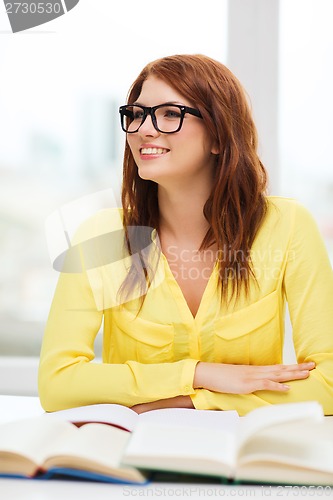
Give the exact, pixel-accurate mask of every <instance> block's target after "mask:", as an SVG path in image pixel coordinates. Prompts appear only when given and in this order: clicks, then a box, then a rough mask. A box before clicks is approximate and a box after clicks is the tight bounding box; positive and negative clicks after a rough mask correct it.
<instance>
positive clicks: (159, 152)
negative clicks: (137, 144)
mask: <svg viewBox="0 0 333 500" xmlns="http://www.w3.org/2000/svg"><path fill="white" fill-rule="evenodd" d="M167 152H168V150H167V149H163V148H141V154H142V155H162V154H164V153H167Z"/></svg>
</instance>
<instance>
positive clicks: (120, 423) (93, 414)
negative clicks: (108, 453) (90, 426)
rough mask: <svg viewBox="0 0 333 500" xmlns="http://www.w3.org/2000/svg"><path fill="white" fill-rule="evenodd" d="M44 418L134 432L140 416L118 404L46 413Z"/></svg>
mask: <svg viewBox="0 0 333 500" xmlns="http://www.w3.org/2000/svg"><path fill="white" fill-rule="evenodd" d="M43 417H45V418H49V419H57V420H63V421H69V422H73V423H75V424H84V423H87V422H99V423H105V424H111V425H115V426H117V427H121V428H122V429H125V430H128V431H132V430H133V429H134V427H135V425H136V422H137V419H138V414H137V413H136V412H135V411H134V410H131V409H130V408H128V407H127V406H122V405H117V404H95V405H88V406H79V407H77V408H69V409H68V410H59V411H55V412H52V413H45V414H44V415H43Z"/></svg>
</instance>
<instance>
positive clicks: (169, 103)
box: [132, 101, 185, 107]
mask: <svg viewBox="0 0 333 500" xmlns="http://www.w3.org/2000/svg"><path fill="white" fill-rule="evenodd" d="M171 104H179V106H185V104H184V103H182V102H179V101H167V102H161V104H156V106H163V105H166V106H168V105H171ZM132 106H143V107H145V105H144V104H142V102H139V101H135V102H133V104H132ZM148 107H150V106H148ZM151 107H154V106H151Z"/></svg>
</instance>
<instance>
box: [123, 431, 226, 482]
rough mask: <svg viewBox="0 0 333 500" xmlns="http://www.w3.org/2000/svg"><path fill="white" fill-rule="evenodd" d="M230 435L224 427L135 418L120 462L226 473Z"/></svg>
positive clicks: (185, 470) (208, 472) (196, 471)
mask: <svg viewBox="0 0 333 500" xmlns="http://www.w3.org/2000/svg"><path fill="white" fill-rule="evenodd" d="M234 441H235V440H234V435H233V434H232V433H229V432H227V431H222V430H216V429H210V428H209V427H206V428H203V427H201V428H199V427H191V426H189V427H185V426H183V425H180V426H177V425H169V426H168V425H167V424H160V425H159V424H155V423H148V422H139V423H138V425H137V427H136V429H135V431H134V433H133V434H132V435H131V437H130V441H129V444H128V447H127V448H126V451H125V455H124V457H123V463H125V464H129V465H133V466H134V467H141V468H146V469H150V470H164V471H174V472H186V473H197V474H204V475H212V476H219V477H221V476H225V477H230V476H231V474H232V471H233V470H234V464H235V447H234V444H235V442H234Z"/></svg>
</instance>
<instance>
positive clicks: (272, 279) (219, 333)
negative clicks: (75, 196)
mask: <svg viewBox="0 0 333 500" xmlns="http://www.w3.org/2000/svg"><path fill="white" fill-rule="evenodd" d="M87 228H88V229H87ZM118 228H119V229H121V217H120V216H119V211H117V210H115V209H110V210H105V211H101V212H100V213H98V214H97V215H96V216H95V217H94V218H93V219H92V220H91V221H90V222H89V224H87V225H86V226H85V229H84V231H83V232H82V231H81V235H79V236H78V238H77V240H78V241H83V240H84V239H85V238H87V232H88V233H89V235H90V236H96V235H99V234H103V233H107V231H114V230H116V229H118ZM97 253H98V249H97ZM161 257H162V258H161V259H160V260H159V262H158V268H157V272H156V280H157V281H156V283H155V284H154V283H153V285H154V286H151V288H149V290H148V293H147V295H146V297H145V300H144V303H143V307H142V308H141V310H140V312H139V314H137V310H138V303H139V302H138V299H135V298H133V299H132V300H131V301H129V302H127V303H126V304H125V305H119V304H118V302H117V299H116V297H117V290H118V288H119V285H120V283H121V282H122V280H123V277H124V274H123V273H124V270H122V271H119V269H120V268H119V261H118V262H115V263H112V264H107V263H106V264H105V263H103V264H101V265H100V266H99V267H98V268H96V266H95V268H93V269H87V271H85V272H81V273H77V272H76V273H68V272H63V273H61V274H60V278H59V282H58V285H57V288H56V292H55V296H54V299H53V303H52V306H51V310H50V314H49V318H48V322H47V326H46V331H45V336H44V340H43V345H42V351H41V358H40V367H39V395H40V399H41V403H42V405H43V407H44V409H45V410H47V411H55V410H59V409H63V408H69V407H73V406H80V405H87V404H94V403H118V404H123V405H126V406H132V405H134V404H138V403H142V402H150V401H155V400H158V399H164V398H171V397H174V396H177V395H189V396H190V397H191V399H192V401H193V404H194V406H195V408H198V409H223V410H229V409H236V410H237V411H238V412H239V414H240V415H244V414H245V413H247V412H248V411H250V410H252V409H254V408H256V407H258V406H262V405H268V404H273V403H283V402H291V401H305V400H317V401H319V402H320V403H321V404H322V405H323V408H324V411H325V413H326V414H333V273H332V266H331V264H330V262H329V259H328V255H327V252H326V249H325V246H324V243H323V241H322V238H321V236H320V234H319V232H318V229H317V226H316V224H315V222H314V220H313V218H312V217H311V215H310V214H309V213H308V211H307V210H306V209H305V208H304V207H302V206H301V205H299V204H298V203H297V202H295V201H294V200H291V199H286V198H281V197H268V212H267V215H266V218H265V221H264V223H263V225H262V227H261V228H260V230H259V232H258V234H257V237H256V239H255V241H254V244H253V247H252V249H251V258H252V262H253V267H254V270H255V273H256V277H257V285H256V284H255V283H254V282H252V283H251V286H250V293H249V295H248V296H247V297H246V296H245V294H242V295H241V296H240V298H239V299H238V300H237V301H236V303H235V302H233V303H232V304H231V305H230V306H229V307H227V306H226V305H225V304H224V303H221V300H220V296H219V294H218V293H217V269H216V268H214V270H213V272H212V274H211V276H210V279H209V281H208V284H207V286H206V289H205V292H204V294H203V297H202V300H201V303H200V307H199V309H198V312H197V314H196V316H195V317H193V316H192V314H191V312H190V310H189V308H188V306H187V303H186V301H185V299H184V296H183V294H182V292H181V289H180V287H179V286H178V284H177V282H176V280H175V279H174V277H173V275H172V273H171V271H170V268H169V265H168V262H167V260H166V258H165V257H164V256H163V255H162V256H161ZM124 262H125V267H124V269H127V267H126V265H127V264H126V259H125V260H124ZM120 267H121V266H120ZM286 301H287V302H288V308H289V313H290V318H291V322H292V328H293V341H294V346H295V352H296V356H297V360H298V362H305V361H314V362H315V363H316V368H315V369H314V370H313V371H311V373H310V376H309V378H308V379H306V380H299V381H292V382H289V383H288V384H289V385H290V387H291V388H290V390H289V391H288V392H287V393H280V392H279V393H275V392H270V391H258V392H255V393H252V394H248V395H234V394H220V393H214V392H211V391H208V390H205V389H197V390H194V389H193V385H192V384H193V377H194V371H195V366H196V364H197V362H198V361H199V360H201V361H207V362H216V363H232V364H253V365H266V364H276V363H281V362H282V353H283V339H284V311H285V303H286ZM103 320H104V330H103V331H104V336H103V362H102V363H96V362H94V340H95V337H96V335H97V333H98V331H99V329H100V327H101V325H102V321H103Z"/></svg>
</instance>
